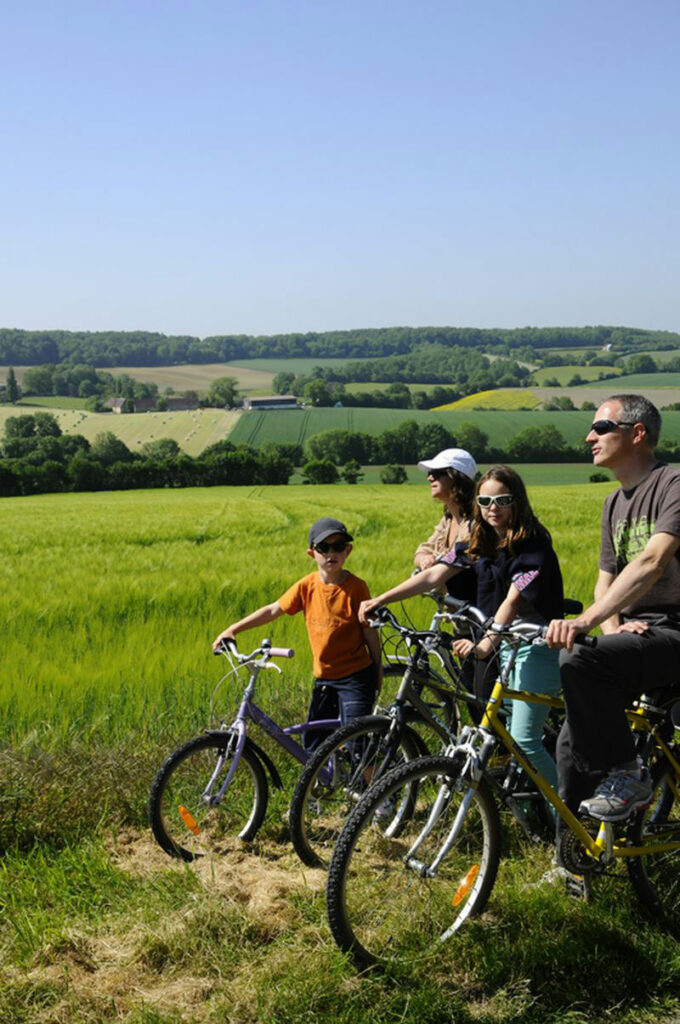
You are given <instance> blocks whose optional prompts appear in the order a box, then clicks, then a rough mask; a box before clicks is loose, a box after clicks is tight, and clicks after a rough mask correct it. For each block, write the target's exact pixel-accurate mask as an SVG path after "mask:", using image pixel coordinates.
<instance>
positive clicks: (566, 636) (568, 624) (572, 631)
mask: <svg viewBox="0 0 680 1024" xmlns="http://www.w3.org/2000/svg"><path fill="white" fill-rule="evenodd" d="M590 629H591V626H589V625H588V623H587V622H585V621H584V620H583V619H553V620H552V622H551V623H550V625H549V626H548V629H547V631H546V634H545V642H546V643H547V645H548V647H552V648H553V650H557V649H559V648H561V647H564V648H565V649H566V650H567V651H571V650H573V648H574V643H575V641H576V637H577V636H580V635H581V634H582V633H588V632H589V631H590Z"/></svg>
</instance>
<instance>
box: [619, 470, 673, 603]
mask: <svg viewBox="0 0 680 1024" xmlns="http://www.w3.org/2000/svg"><path fill="white" fill-rule="evenodd" d="M655 533H669V534H671V536H673V537H680V470H678V469H676V468H675V467H674V466H668V465H666V464H665V463H663V462H657V463H656V465H655V466H654V468H653V469H652V471H651V473H649V475H648V476H646V477H645V478H644V480H642V481H641V482H640V483H639V484H638V485H637V487H631V489H630V490H629V491H625V490H624V489H623V487H620V488H619V489H618V491H614V493H613V494H610V495H609V497H608V498H607V499H606V500H605V503H604V508H603V509H602V547H601V549H600V569H602V570H604V572H608V573H612V574H613V575H614V576H618V574H619V573H620V572H622V571H623V569H625V567H626V566H627V565H628V563H629V562H632V561H633V559H634V558H637V556H638V555H639V554H640V553H641V552H642V551H643V550H644V548H645V546H646V544H647V541H648V540H649V538H650V537H651V536H652V535H653V534H655ZM622 615H623V616H624V617H626V618H631V617H632V618H644V617H651V616H655V615H656V616H658V615H670V616H672V617H674V618H676V619H679V618H680V551H679V552H678V553H676V555H675V556H674V557H673V558H672V559H671V561H670V563H669V564H668V566H667V567H666V571H665V572H664V574H663V576H662V577H661V579H660V580H659V581H658V582H657V583H655V584H654V585H653V586H652V587H650V589H649V590H648V591H647V593H646V594H643V595H642V597H641V598H639V600H638V601H636V602H635V603H634V604H632V605H629V606H628V607H626V608H624V609H622Z"/></svg>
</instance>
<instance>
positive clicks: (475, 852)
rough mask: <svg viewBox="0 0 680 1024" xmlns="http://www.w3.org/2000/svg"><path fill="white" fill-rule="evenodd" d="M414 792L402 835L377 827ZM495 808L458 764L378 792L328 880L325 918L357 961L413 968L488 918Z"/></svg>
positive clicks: (415, 773) (421, 764)
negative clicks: (392, 805) (388, 807)
mask: <svg viewBox="0 0 680 1024" xmlns="http://www.w3.org/2000/svg"><path fill="white" fill-rule="evenodd" d="M404 787H408V788H409V789H410V790H411V792H412V794H413V799H414V802H415V806H414V810H413V813H412V815H411V816H410V817H409V818H408V819H407V820H406V821H405V822H404V823H403V828H402V830H401V832H400V833H399V835H398V836H394V837H390V836H386V835H385V834H384V833H383V832H382V831H381V829H380V828H376V827H375V816H376V812H377V810H378V808H379V807H380V805H381V804H382V803H383V802H384V801H385V800H389V799H396V798H398V796H399V794H400V793H401V792H402V790H403V789H404ZM499 836H500V825H499V818H498V810H497V808H496V804H495V802H494V800H493V798H492V797H491V794H490V792H489V790H488V788H487V786H486V783H484V782H483V781H482V782H480V783H479V784H478V785H476V786H475V787H474V788H473V786H472V785H471V783H470V780H469V779H467V778H465V777H463V776H462V775H461V765H460V762H459V761H458V760H457V759H453V758H448V757H442V756H435V757H424V758H419V759H418V760H416V761H414V762H412V763H411V764H407V765H404V766H403V767H401V768H397V769H395V770H394V771H392V772H390V773H389V774H388V775H387V776H386V777H385V778H384V779H383V780H382V781H381V782H380V783H378V784H377V785H376V786H374V787H372V788H371V789H370V790H369V791H368V792H367V793H366V795H365V796H364V797H363V798H362V799H361V801H360V802H359V804H358V805H357V807H356V808H355V810H354V811H353V812H352V814H351V815H350V817H349V819H348V821H347V824H346V826H345V828H344V829H343V831H342V832H341V834H340V838H339V839H338V842H337V845H336V847H335V851H334V853H333V857H332V859H331V864H330V868H329V872H328V885H327V889H326V897H327V906H328V919H329V922H330V926H331V931H332V933H333V937H334V938H335V941H336V942H337V944H338V945H339V946H340V948H341V949H342V950H343V951H345V952H348V953H350V955H351V956H352V957H353V959H354V960H355V962H356V963H358V964H360V965H362V966H363V965H370V964H374V963H381V962H388V961H412V960H413V959H414V958H416V957H418V956H423V955H426V954H428V953H431V952H434V951H436V950H437V949H438V948H439V946H440V944H441V943H442V942H443V941H445V940H446V939H448V938H449V937H451V936H452V935H453V934H454V933H455V932H456V931H458V929H459V928H461V927H462V925H463V924H464V923H465V922H466V921H467V920H468V919H469V918H470V917H472V916H474V915H476V914H479V913H481V911H482V910H483V909H484V907H485V905H486V902H487V900H488V898H489V894H490V892H491V889H492V887H493V884H494V881H495V878H496V872H497V870H498V861H499V857H500V840H499Z"/></svg>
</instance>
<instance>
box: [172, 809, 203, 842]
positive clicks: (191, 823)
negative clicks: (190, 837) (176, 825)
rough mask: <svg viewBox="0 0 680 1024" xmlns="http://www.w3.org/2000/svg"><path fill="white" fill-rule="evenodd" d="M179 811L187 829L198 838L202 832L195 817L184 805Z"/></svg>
mask: <svg viewBox="0 0 680 1024" xmlns="http://www.w3.org/2000/svg"><path fill="white" fill-rule="evenodd" d="M177 810H178V811H179V815H180V818H181V819H182V821H183V822H184V824H185V825H186V827H187V828H188V829H189V831H190V832H193V833H194V835H195V836H197V835H198V833H199V832H200V831H201V830H200V828H199V827H198V825H197V824H196V819H195V818H194V816H193V815H192V814H191V813H190V812H189V811H188V810H187V809H186V807H185V806H184V804H180V805H179V807H178V808H177Z"/></svg>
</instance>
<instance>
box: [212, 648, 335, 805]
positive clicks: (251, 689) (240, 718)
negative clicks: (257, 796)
mask: <svg viewBox="0 0 680 1024" xmlns="http://www.w3.org/2000/svg"><path fill="white" fill-rule="evenodd" d="M244 664H247V662H245V663H244ZM267 665H268V662H267V661H266V660H264V659H258V660H255V661H252V662H250V680H249V681H248V685H247V686H246V688H245V690H244V692H243V697H242V698H241V703H240V705H239V709H238V711H237V713H236V717H235V718H234V720H233V722H232V723H231V724H230V725H226V723H223V724H222V727H221V729H220V731H221V732H222V731H223V732H225V733H230V734H231V740H230V743H229V745H228V747H227V748H226V752H228V753H230V754H231V755H232V761H231V764H230V766H229V771H228V772H227V776H226V778H225V780H224V782H223V783H222V785H221V786H220V789H219V791H218V792H217V793H216V794H214V795H209V794H210V790H211V787H212V785H213V783H214V780H215V778H216V777H217V775H218V774H219V770H220V768H221V764H222V763H223V759H222V758H220V759H219V760H218V764H217V767H216V769H215V772H214V774H213V776H212V778H211V779H210V782H209V783H208V785H207V786H206V788H205V791H204V797H205V799H206V800H207V801H208V802H209V803H210V804H211V805H212V806H217V805H218V804H219V803H220V802H221V801H222V799H223V798H224V794H225V793H226V791H227V789H228V788H229V784H230V783H231V780H232V778H233V777H234V774H235V772H236V770H237V768H238V765H239V761H240V759H241V754H242V753H243V749H244V747H245V745H246V741H247V737H248V721H249V720H250V721H251V722H253V723H254V724H255V725H257V726H259V727H260V728H261V729H262V730H263V731H264V732H266V733H267V735H268V736H269V737H271V739H273V740H274V741H275V742H276V743H277V744H278V745H279V747H281V749H282V750H284V751H285V752H286V753H287V754H289V755H290V756H291V757H293V758H295V760H297V761H298V762H299V763H300V764H303V765H304V764H306V763H307V761H308V760H309V758H310V757H311V751H309V750H307V749H306V748H305V747H303V746H302V745H301V744H299V743H298V742H297V741H296V740H294V739H293V736H295V735H299V734H300V733H303V732H306V731H307V730H309V729H310V728H312V729H314V730H316V729H324V730H328V731H330V732H332V731H334V730H335V729H339V728H340V726H341V725H342V721H341V719H340V718H321V719H315V720H314V721H313V722H300V723H297V724H295V725H291V726H288V727H287V728H281V726H280V725H278V723H277V722H275V721H274V719H273V718H270V716H269V715H268V714H267V713H266V712H265V711H263V710H262V708H260V707H259V706H258V705H257V704H255V703H254V701H253V695H254V693H255V683H256V682H257V678H258V676H259V674H260V672H261V671H262V669H263V668H265V667H266V666H267ZM271 667H273V668H277V669H278V666H275V665H272V666H271ZM234 671H235V670H234ZM278 671H279V672H280V671H281V670H280V669H278ZM225 678H226V677H225ZM222 681H223V680H221V681H220V682H222ZM219 685H220V684H219V683H218V686H219ZM234 741H235V745H234ZM279 785H280V783H279Z"/></svg>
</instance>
